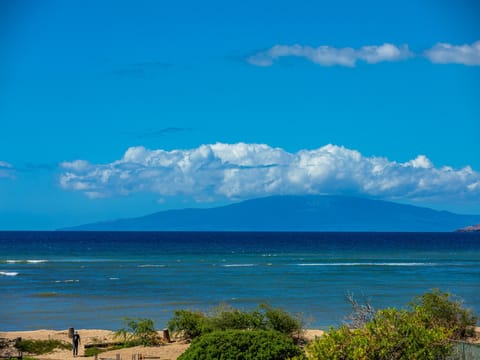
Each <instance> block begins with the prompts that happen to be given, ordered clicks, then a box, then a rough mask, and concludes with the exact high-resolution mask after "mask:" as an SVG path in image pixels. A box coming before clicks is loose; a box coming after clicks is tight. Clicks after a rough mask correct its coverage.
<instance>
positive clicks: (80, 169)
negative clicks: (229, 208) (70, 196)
mask: <svg viewBox="0 0 480 360" xmlns="http://www.w3.org/2000/svg"><path fill="white" fill-rule="evenodd" d="M60 167H61V169H63V172H62V174H61V175H60V178H59V181H60V185H61V187H62V188H63V189H66V190H73V191H80V192H82V193H84V194H85V195H86V196H88V197H90V198H101V197H113V196H126V195H130V194H134V193H139V192H148V193H154V194H157V195H158V196H159V197H160V198H166V197H173V196H186V197H190V198H192V199H194V200H195V201H197V202H213V201H218V200H243V199H249V198H254V197H262V196H270V195H287V194H288V195H307V194H343V195H357V196H369V197H374V198H378V199H385V200H407V201H440V202H441V201H449V200H452V199H455V200H463V201H466V202H478V201H479V200H480V172H477V171H474V170H473V169H472V168H471V167H470V166H466V167H464V168H461V169H453V168H451V167H448V166H443V167H435V166H434V164H432V162H431V161H430V160H429V159H428V158H427V157H426V156H425V155H419V156H417V157H416V158H415V159H413V160H410V161H407V162H403V163H402V162H396V161H390V160H388V159H387V158H384V157H365V156H363V155H362V154H361V153H360V152H358V151H356V150H351V149H347V148H345V147H342V146H336V145H331V144H329V145H325V146H323V147H320V148H318V149H313V150H300V151H298V152H295V153H290V152H287V151H285V150H284V149H282V148H274V147H271V146H269V145H266V144H247V143H237V144H225V143H216V144H209V145H201V146H199V147H197V148H193V149H186V150H184V149H178V150H171V151H166V150H162V149H158V150H149V149H146V148H145V147H143V146H137V147H131V148H129V149H127V151H126V152H125V154H124V155H123V157H122V158H121V159H120V160H116V161H113V162H111V163H108V164H91V163H90V162H88V161H86V160H75V161H70V162H68V161H67V162H63V163H61V164H60Z"/></svg>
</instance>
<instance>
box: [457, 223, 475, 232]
mask: <svg viewBox="0 0 480 360" xmlns="http://www.w3.org/2000/svg"><path fill="white" fill-rule="evenodd" d="M455 231H456V232H480V224H477V225H472V226H467V227H464V228H461V229H457V230H455Z"/></svg>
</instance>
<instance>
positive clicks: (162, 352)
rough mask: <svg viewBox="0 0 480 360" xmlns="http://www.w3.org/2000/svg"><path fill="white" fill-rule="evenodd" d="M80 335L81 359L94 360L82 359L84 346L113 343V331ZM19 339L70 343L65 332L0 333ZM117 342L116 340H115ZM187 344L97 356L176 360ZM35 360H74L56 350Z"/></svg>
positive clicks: (125, 359)
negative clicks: (136, 356) (139, 356)
mask: <svg viewBox="0 0 480 360" xmlns="http://www.w3.org/2000/svg"><path fill="white" fill-rule="evenodd" d="M78 333H79V335H80V339H81V343H80V346H79V351H78V354H79V357H81V358H82V359H94V357H93V356H91V357H83V354H84V346H85V344H92V343H103V342H113V341H115V339H114V337H113V331H109V330H85V329H83V330H82V329H80V330H78ZM18 337H21V338H22V339H31V340H49V339H52V340H61V341H66V342H68V343H71V339H69V338H68V332H67V330H64V331H57V330H35V331H9V332H0V338H7V339H15V338H18ZM117 341H118V340H117ZM187 348H188V344H187V343H185V342H182V341H174V342H172V343H169V344H166V345H162V346H155V347H144V346H137V347H133V348H127V349H120V350H113V351H107V352H104V353H102V354H100V355H99V359H100V358H113V359H115V355H116V354H120V356H121V359H122V360H130V359H131V358H132V355H133V354H139V353H141V354H143V355H148V356H157V357H161V358H162V359H171V360H175V359H176V358H178V357H179V356H180V355H181V354H182V353H183V352H184V351H185V350H186V349H187ZM35 358H36V359H39V360H72V359H76V358H74V357H73V355H72V351H71V350H58V351H56V352H54V353H50V354H46V355H36V356H35Z"/></svg>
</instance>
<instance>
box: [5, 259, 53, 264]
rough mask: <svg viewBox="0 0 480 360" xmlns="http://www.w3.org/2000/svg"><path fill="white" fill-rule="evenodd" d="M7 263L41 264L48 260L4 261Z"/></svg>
mask: <svg viewBox="0 0 480 360" xmlns="http://www.w3.org/2000/svg"><path fill="white" fill-rule="evenodd" d="M4 262H5V263H6V264H41V263H46V262H48V260H37V259H32V260H29V259H26V260H10V259H9V260H5V261H4Z"/></svg>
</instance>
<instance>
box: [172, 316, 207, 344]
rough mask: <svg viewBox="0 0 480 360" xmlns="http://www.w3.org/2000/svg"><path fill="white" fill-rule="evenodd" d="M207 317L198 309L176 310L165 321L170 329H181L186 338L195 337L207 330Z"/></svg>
mask: <svg viewBox="0 0 480 360" xmlns="http://www.w3.org/2000/svg"><path fill="white" fill-rule="evenodd" d="M208 322H209V321H208V318H207V316H206V315H205V314H203V313H202V312H200V311H190V310H176V311H174V313H173V318H172V319H170V320H169V321H168V323H167V327H168V329H169V330H170V331H181V332H182V333H183V336H184V337H185V338H187V339H195V338H196V337H198V336H200V335H201V334H203V333H206V332H209V331H211V330H209V325H208Z"/></svg>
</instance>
